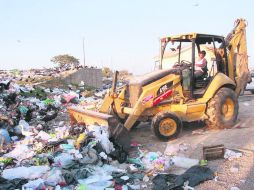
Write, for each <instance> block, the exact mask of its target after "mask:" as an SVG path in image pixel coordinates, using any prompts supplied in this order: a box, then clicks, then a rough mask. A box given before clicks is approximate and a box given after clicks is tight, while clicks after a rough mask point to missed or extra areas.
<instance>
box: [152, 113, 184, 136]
mask: <svg viewBox="0 0 254 190" xmlns="http://www.w3.org/2000/svg"><path fill="white" fill-rule="evenodd" d="M182 126H183V124H182V121H181V119H180V118H179V117H178V116H177V115H176V114H174V113H170V112H160V113H158V114H157V115H156V116H154V118H153V120H152V124H151V127H152V130H153V132H154V134H155V136H157V137H158V138H159V139H160V140H163V141H168V140H170V139H174V138H176V137H177V136H178V135H179V134H180V132H181V131H182Z"/></svg>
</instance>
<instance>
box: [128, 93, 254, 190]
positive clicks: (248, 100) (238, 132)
mask: <svg viewBox="0 0 254 190" xmlns="http://www.w3.org/2000/svg"><path fill="white" fill-rule="evenodd" d="M239 105H240V110H239V116H238V125H236V126H235V127H234V128H232V129H225V130H218V131H206V132H205V133H202V134H193V133H195V132H194V131H200V130H202V126H201V124H199V123H196V124H185V126H184V130H183V132H182V134H181V135H180V136H179V138H177V139H175V140H173V141H169V142H160V141H159V140H158V139H157V138H156V137H155V136H154V135H153V133H152V132H151V130H150V127H149V124H145V123H144V124H141V125H140V126H139V127H138V128H137V129H134V130H132V132H131V136H132V138H133V139H134V140H135V141H137V142H138V143H140V144H142V145H143V147H144V149H146V150H148V151H160V152H161V153H164V152H165V151H167V148H168V147H169V146H171V145H177V144H180V143H186V144H188V145H190V146H189V147H188V150H187V151H186V152H184V156H186V157H190V158H197V159H202V156H203V152H202V148H203V146H210V145H218V144H223V145H224V146H225V147H226V148H229V149H235V150H240V151H242V153H243V156H242V157H241V158H236V159H234V160H232V161H229V160H225V159H220V160H215V161H209V162H208V166H209V167H210V168H211V169H212V170H213V171H216V172H217V173H218V178H217V181H214V180H211V181H206V182H204V183H203V184H200V185H199V186H197V187H195V190H201V189H203V190H224V189H225V190H226V189H230V188H231V187H238V188H239V189H241V190H254V96H253V95H251V94H248V92H247V93H245V95H244V96H240V98H239ZM232 168H237V169H236V170H234V171H232ZM150 183H151V182H150ZM150 185H151V184H150ZM145 189H147V188H145ZM148 189H149V188H148Z"/></svg>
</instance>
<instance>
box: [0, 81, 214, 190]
mask: <svg viewBox="0 0 254 190" xmlns="http://www.w3.org/2000/svg"><path fill="white" fill-rule="evenodd" d="M105 92H106V90H101V91H97V92H96V91H94V92H89V91H80V90H76V91H74V90H64V89H58V88H54V89H48V88H41V87H36V86H29V85H23V86H20V85H17V84H16V83H15V82H12V81H11V80H5V81H4V80H2V81H0V150H1V151H0V174H1V176H0V189H22V188H23V189H29V190H30V189H36V190H37V189H55V190H60V189H65V190H72V189H78V190H90V189H92V190H95V189H96V190H100V189H101V190H103V189H107V190H110V189H123V190H124V189H144V188H150V187H153V189H179V188H180V189H181V188H183V187H184V188H185V189H188V188H189V189H191V188H192V187H194V186H196V185H197V184H199V183H201V182H202V181H205V180H210V179H213V178H214V173H213V171H211V170H210V169H209V168H208V167H205V166H200V162H199V160H196V159H190V158H186V157H181V156H177V155H166V154H162V153H160V152H148V151H146V150H144V149H142V146H140V145H139V144H137V143H134V142H132V144H131V147H132V148H131V149H130V151H129V152H128V156H127V153H126V152H124V151H122V150H121V148H119V147H118V146H117V145H116V144H113V142H111V140H110V139H109V134H108V130H107V128H106V127H105V126H86V127H84V126H82V125H78V124H76V125H74V126H70V124H69V118H68V114H67V107H68V106H73V105H76V106H81V107H82V108H85V109H91V110H97V109H98V108H99V106H100V105H101V103H102V97H103V95H104V94H105ZM181 148H182V149H184V148H185V146H182V147H181ZM174 167H179V168H182V169H183V171H182V172H181V174H168V173H169V172H170V171H172V170H173V168H174ZM165 173H166V174H165Z"/></svg>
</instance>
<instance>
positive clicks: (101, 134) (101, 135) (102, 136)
mask: <svg viewBox="0 0 254 190" xmlns="http://www.w3.org/2000/svg"><path fill="white" fill-rule="evenodd" d="M88 131H89V132H93V134H94V136H95V138H96V140H97V141H98V142H100V143H101V146H102V148H103V149H104V150H105V152H106V153H107V154H109V153H110V152H112V151H114V150H115V148H114V145H113V143H112V142H110V140H109V134H108V129H107V127H105V126H96V125H90V126H88Z"/></svg>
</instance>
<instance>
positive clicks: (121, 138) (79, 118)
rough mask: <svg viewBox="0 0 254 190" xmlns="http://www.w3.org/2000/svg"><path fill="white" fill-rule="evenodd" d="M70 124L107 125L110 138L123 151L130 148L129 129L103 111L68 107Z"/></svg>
mask: <svg viewBox="0 0 254 190" xmlns="http://www.w3.org/2000/svg"><path fill="white" fill-rule="evenodd" d="M68 112H69V115H70V120H71V125H73V124H75V123H78V124H82V125H101V126H107V127H108V129H109V133H110V138H111V139H112V140H113V141H114V143H116V144H117V145H118V146H121V147H122V148H123V149H124V150H125V151H127V150H128V149H129V148H130V136H129V131H128V130H127V129H126V128H125V127H124V126H123V124H121V123H120V122H119V121H118V120H117V119H116V118H115V117H114V116H112V115H108V114H105V113H100V112H95V111H91V110H85V109H82V108H77V107H70V108H68Z"/></svg>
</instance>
